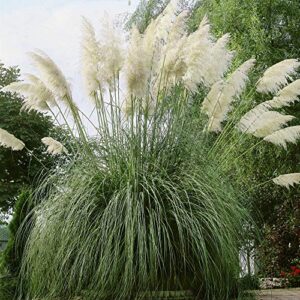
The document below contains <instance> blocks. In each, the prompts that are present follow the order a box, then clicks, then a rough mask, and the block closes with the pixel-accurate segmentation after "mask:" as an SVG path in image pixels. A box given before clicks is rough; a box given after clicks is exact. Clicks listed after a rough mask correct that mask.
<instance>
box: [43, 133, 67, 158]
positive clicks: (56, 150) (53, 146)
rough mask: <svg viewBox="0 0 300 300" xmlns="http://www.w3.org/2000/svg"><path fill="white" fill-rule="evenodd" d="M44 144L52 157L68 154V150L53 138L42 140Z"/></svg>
mask: <svg viewBox="0 0 300 300" xmlns="http://www.w3.org/2000/svg"><path fill="white" fill-rule="evenodd" d="M42 143H43V144H44V145H46V146H47V152H48V153H49V154H52V155H56V154H62V153H66V154H67V153H68V151H67V149H66V148H65V147H64V146H63V145H62V144H61V143H60V142H58V141H56V140H55V139H53V138H51V137H44V138H42Z"/></svg>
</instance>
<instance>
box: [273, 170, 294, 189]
mask: <svg viewBox="0 0 300 300" xmlns="http://www.w3.org/2000/svg"><path fill="white" fill-rule="evenodd" d="M272 181H273V182H274V183H275V184H277V185H280V186H283V187H286V188H287V189H289V188H290V186H294V185H295V184H299V183H300V173H289V174H283V175H280V176H278V177H276V178H273V179H272Z"/></svg>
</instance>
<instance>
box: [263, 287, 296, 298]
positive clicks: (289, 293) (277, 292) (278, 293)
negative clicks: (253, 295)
mask: <svg viewBox="0 0 300 300" xmlns="http://www.w3.org/2000/svg"><path fill="white" fill-rule="evenodd" d="M257 300H300V289H273V290H262V291H260V292H259V294H258V296H257Z"/></svg>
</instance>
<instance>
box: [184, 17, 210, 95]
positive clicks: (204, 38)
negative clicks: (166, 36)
mask: <svg viewBox="0 0 300 300" xmlns="http://www.w3.org/2000/svg"><path fill="white" fill-rule="evenodd" d="M213 45H214V43H213V37H212V35H211V33H210V25H209V22H208V19H207V17H206V16H205V17H204V18H203V20H202V21H201V23H200V25H199V27H198V29H197V30H196V31H195V32H193V33H191V34H190V35H189V36H188V37H187V39H186V43H185V47H184V50H183V54H182V55H183V60H184V63H185V65H186V68H187V71H186V73H185V75H184V77H183V82H184V85H185V87H186V88H187V89H189V90H190V91H192V92H195V91H197V88H198V85H199V84H200V83H204V84H206V85H208V83H207V80H206V78H205V77H206V73H205V71H206V70H207V69H208V68H209V66H210V56H209V53H210V51H211V49H212V47H213Z"/></svg>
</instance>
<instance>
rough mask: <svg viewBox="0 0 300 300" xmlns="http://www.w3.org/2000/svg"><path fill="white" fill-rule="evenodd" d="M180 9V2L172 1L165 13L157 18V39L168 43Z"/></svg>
mask: <svg viewBox="0 0 300 300" xmlns="http://www.w3.org/2000/svg"><path fill="white" fill-rule="evenodd" d="M178 8H179V1H178V0H171V1H170V2H169V4H168V5H167V6H166V8H165V9H164V10H163V12H162V13H161V14H160V15H159V16H158V17H157V22H156V38H157V39H159V40H162V41H167V39H168V38H169V33H170V31H171V28H172V24H173V22H174V19H175V18H176V13H177V11H178Z"/></svg>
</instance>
